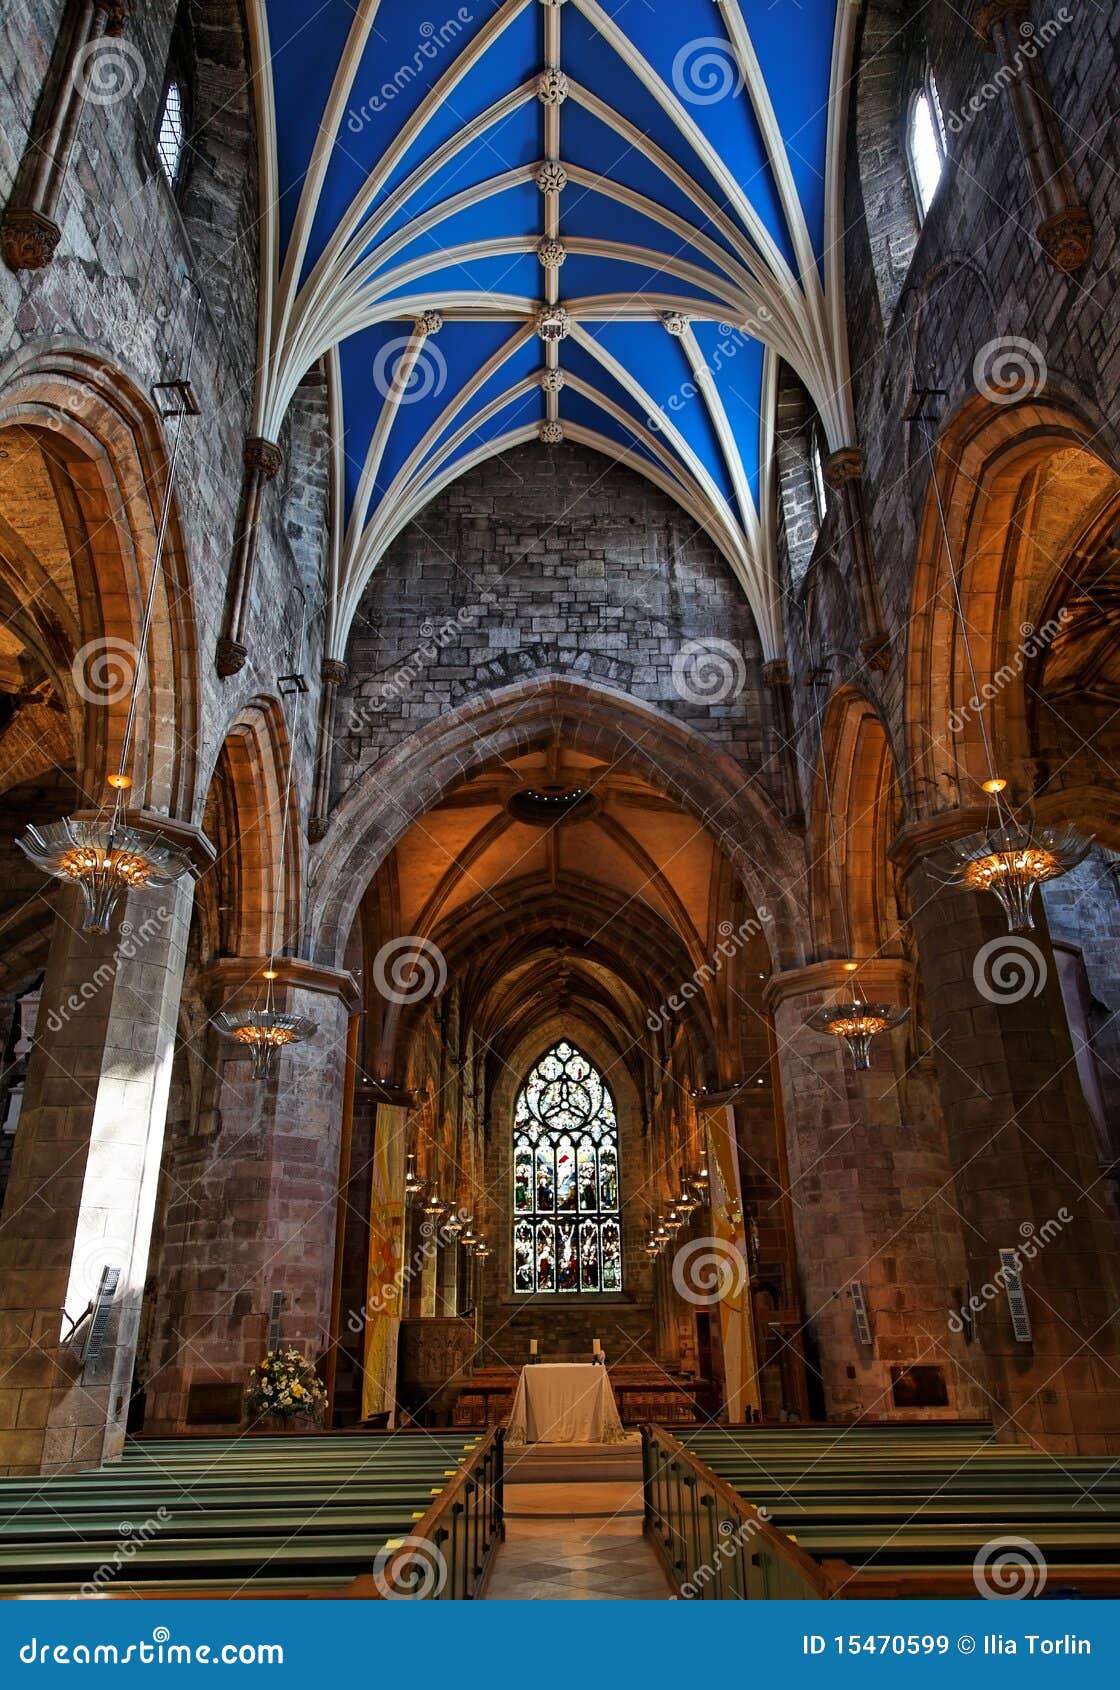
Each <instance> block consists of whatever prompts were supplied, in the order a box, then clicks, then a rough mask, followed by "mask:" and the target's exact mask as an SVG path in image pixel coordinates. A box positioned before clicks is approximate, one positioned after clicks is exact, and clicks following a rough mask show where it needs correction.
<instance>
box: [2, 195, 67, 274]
mask: <svg viewBox="0 0 1120 1690" xmlns="http://www.w3.org/2000/svg"><path fill="white" fill-rule="evenodd" d="M61 239H62V230H61V229H60V228H59V226H58V224H57V223H56V222H55V221H54V219H53V218H51V217H47V216H46V215H45V214H44V213H43V212H41V211H35V210H34V209H33V208H32V207H31V206H29V205H10V206H9V207H8V209H7V211H5V213H4V220H3V222H2V223H0V251H2V252H3V255H4V263H5V264H6V265H7V266H8V269H9V270H45V269H46V267H47V265H48V264H49V263H50V261H51V259H52V258H53V257H54V253H55V248H56V247H57V245H58V243H59V241H60V240H61Z"/></svg>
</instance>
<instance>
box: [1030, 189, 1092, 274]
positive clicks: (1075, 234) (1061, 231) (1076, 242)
mask: <svg viewBox="0 0 1120 1690" xmlns="http://www.w3.org/2000/svg"><path fill="white" fill-rule="evenodd" d="M1038 244H1039V246H1040V247H1041V248H1042V250H1043V252H1044V253H1045V254H1046V256H1047V258H1048V259H1049V260H1050V262H1051V264H1052V265H1053V266H1054V268H1055V270H1061V271H1063V272H1064V273H1065V274H1066V275H1067V276H1071V275H1073V274H1074V272H1075V271H1077V270H1080V269H1081V268H1082V266H1083V265H1085V264H1087V263H1088V262H1089V259H1090V258H1091V257H1092V253H1093V219H1092V218H1091V217H1090V215H1089V213H1088V212H1087V211H1086V209H1085V207H1084V206H1083V205H1069V206H1066V207H1065V208H1064V209H1063V210H1062V211H1057V212H1055V213H1054V215H1053V217H1048V218H1047V219H1046V221H1045V222H1044V223H1040V224H1039V226H1038Z"/></svg>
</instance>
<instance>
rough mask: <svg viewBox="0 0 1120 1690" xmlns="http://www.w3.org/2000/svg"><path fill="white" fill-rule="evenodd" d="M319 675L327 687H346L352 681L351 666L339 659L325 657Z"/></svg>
mask: <svg viewBox="0 0 1120 1690" xmlns="http://www.w3.org/2000/svg"><path fill="white" fill-rule="evenodd" d="M319 673H320V675H321V676H322V681H323V685H324V686H325V687H344V686H345V685H346V683H347V681H348V680H349V679H350V665H349V664H348V663H341V662H340V661H339V660H338V658H337V657H324V659H323V665H322V668H321V669H320V671H319Z"/></svg>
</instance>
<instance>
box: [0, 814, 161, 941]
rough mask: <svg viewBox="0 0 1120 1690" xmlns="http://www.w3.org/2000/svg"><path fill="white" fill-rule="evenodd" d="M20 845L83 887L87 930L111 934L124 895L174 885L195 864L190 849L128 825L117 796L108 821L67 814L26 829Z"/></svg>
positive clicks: (50, 870) (38, 863)
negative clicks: (84, 818) (188, 852)
mask: <svg viewBox="0 0 1120 1690" xmlns="http://www.w3.org/2000/svg"><path fill="white" fill-rule="evenodd" d="M118 790H124V788H119V789H118ZM17 843H18V844H19V847H20V850H21V851H23V853H24V855H25V856H27V857H29V858H30V860H31V861H32V862H33V863H34V864H35V867H36V868H38V869H41V870H42V871H43V873H44V874H49V875H51V876H52V878H54V879H55V880H65V881H69V882H71V883H72V884H74V885H76V886H78V887H79V889H80V890H81V894H82V906H83V916H82V931H83V932H84V933H108V932H109V931H110V929H111V927H112V924H113V916H114V915H115V913H116V909H117V904H118V903H119V901H120V899H121V897H122V895H123V894H125V893H127V892H136V891H140V890H142V889H143V888H144V887H146V886H170V885H171V884H172V883H173V882H174V881H176V880H180V879H181V878H182V876H183V875H184V874H187V873H188V872H189V870H190V866H191V862H190V858H189V857H188V855H187V853H186V852H185V851H182V850H180V848H179V846H178V845H175V844H173V843H172V841H171V840H169V839H165V838H164V837H163V835H162V834H159V833H156V832H154V831H153V830H152V829H150V828H146V827H137V826H135V825H133V824H130V823H126V822H125V821H124V819H123V816H122V813H121V804H120V800H119V799H118V800H117V802H116V803H115V804H114V805H113V809H112V813H111V814H110V815H109V816H107V817H106V818H105V819H104V820H99V819H93V820H82V819H79V818H78V817H77V816H64V817H63V819H62V820H61V821H59V822H48V823H47V824H46V825H45V826H43V827H28V828H27V830H26V832H25V833H24V834H23V836H22V838H20V839H19V840H18V841H17Z"/></svg>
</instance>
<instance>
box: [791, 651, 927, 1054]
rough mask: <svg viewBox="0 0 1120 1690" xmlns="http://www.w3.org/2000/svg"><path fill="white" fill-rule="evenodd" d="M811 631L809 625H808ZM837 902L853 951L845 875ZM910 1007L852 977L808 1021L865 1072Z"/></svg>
mask: <svg viewBox="0 0 1120 1690" xmlns="http://www.w3.org/2000/svg"><path fill="white" fill-rule="evenodd" d="M806 635H808V625H806ZM811 673H812V676H813V677H814V679H812V680H811V681H810V685H811V686H816V685H818V684H821V683H819V682H818V681H817V680H816V677H818V676H824V677H826V678H825V681H824V683H823V684H826V685H827V684H828V682H827V671H826V670H825V669H824V668H823V667H822V666H821V665H819V664H818V665H817V666H816V667H815V668H814V669H813V670H812V672H811ZM814 709H815V713H816V718H817V743H818V744H819V746H820V758H821V785H822V786H823V788H824V802H825V810H826V812H827V815H828V839H829V851H828V866H829V877H830V879H831V875H832V872H833V869H834V866H835V865H836V863H837V860H838V854H839V853H838V845H837V838H836V815H835V812H834V810H833V807H832V780H831V777H830V776H829V772H828V756H827V753H826V751H825V744H824V720H823V717H822V714H821V704H820V696H819V694H815V695H814ZM836 892H837V903H838V906H839V910H840V930H841V933H842V934H843V938H844V948H845V951H846V952H847V954H848V955H849V956H850V955H851V948H852V946H851V924H850V922H849V920H848V899H847V895H846V893H845V889H844V880H843V875H842V874H841V875H840V876H839V877H838V883H837V888H836ZM842 967H843V970H844V973H845V974H851V975H853V976H854V975H857V974H858V972H859V964H858V962H845V963H844V964H842ZM909 1014H910V1011H909V1010H908V1009H904V1008H902V1006H901V1005H900V1004H894V1003H867V1002H865V1000H864V998H863V997H862V995H861V993H860V991H859V987H858V985H857V983H856V981H855V979H853V981H852V991H851V995H850V996H845V997H843V998H841V999H839V1000H838V1001H837V1002H834V1003H828V1004H822V1005H821V1007H820V1009H818V1010H816V1011H814V1013H813V1014H812V1015H810V1016H809V1018H808V1020H807V1021H806V1023H805V1025H806V1026H807V1027H809V1028H811V1029H812V1031H813V1032H815V1033H828V1034H829V1035H830V1036H831V1037H832V1038H834V1039H843V1041H844V1043H845V1044H846V1045H847V1047H848V1050H849V1052H850V1053H851V1058H852V1066H853V1068H854V1069H855V1070H856V1072H857V1073H866V1072H867V1070H868V1069H869V1068H870V1067H871V1041H872V1040H873V1039H876V1038H878V1037H879V1035H880V1033H888V1032H890V1030H891V1028H892V1027H901V1025H902V1023H903V1022H904V1021H905V1020H906V1019H907V1018H908V1016H909Z"/></svg>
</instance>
